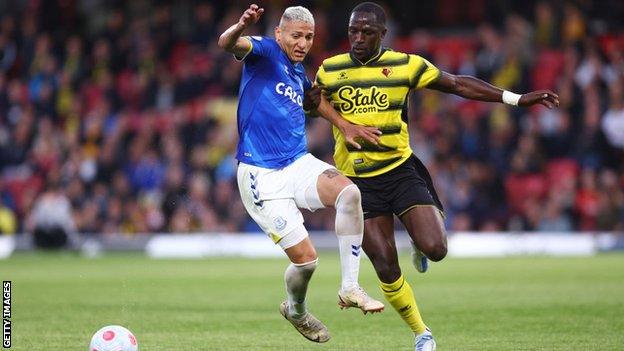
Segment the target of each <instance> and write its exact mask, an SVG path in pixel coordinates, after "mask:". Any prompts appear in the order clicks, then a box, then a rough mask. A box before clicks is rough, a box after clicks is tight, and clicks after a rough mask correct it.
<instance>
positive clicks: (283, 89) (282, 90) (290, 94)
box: [275, 82, 303, 106]
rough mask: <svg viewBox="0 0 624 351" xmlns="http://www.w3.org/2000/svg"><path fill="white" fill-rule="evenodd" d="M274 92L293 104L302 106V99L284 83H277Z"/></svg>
mask: <svg viewBox="0 0 624 351" xmlns="http://www.w3.org/2000/svg"><path fill="white" fill-rule="evenodd" d="M275 92H276V93H278V94H280V95H284V96H286V97H287V98H289V99H290V101H292V102H294V103H295V104H297V105H299V106H303V98H302V97H301V95H299V94H298V93H297V91H296V90H295V89H294V88H293V87H291V86H290V85H287V84H286V83H284V82H279V83H277V84H276V85H275Z"/></svg>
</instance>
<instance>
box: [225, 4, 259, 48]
mask: <svg viewBox="0 0 624 351" xmlns="http://www.w3.org/2000/svg"><path fill="white" fill-rule="evenodd" d="M262 13H264V9H263V8H259V7H258V5H256V4H252V5H250V6H249V8H248V9H247V10H245V12H243V15H242V16H241V18H240V19H239V20H238V23H236V24H234V25H232V26H231V27H230V28H228V29H226V30H225V32H223V34H221V36H220V37H219V42H218V45H219V47H220V48H221V49H223V50H225V51H228V52H231V53H232V54H234V56H236V57H239V58H240V57H244V56H245V55H247V53H249V51H250V50H251V42H250V41H249V40H247V39H245V38H241V35H242V34H243V31H245V29H247V27H249V26H250V25H252V24H255V23H256V22H258V20H259V19H260V16H262Z"/></svg>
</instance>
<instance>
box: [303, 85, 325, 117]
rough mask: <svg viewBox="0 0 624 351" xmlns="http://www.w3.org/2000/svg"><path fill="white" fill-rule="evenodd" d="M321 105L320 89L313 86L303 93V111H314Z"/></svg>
mask: <svg viewBox="0 0 624 351" xmlns="http://www.w3.org/2000/svg"><path fill="white" fill-rule="evenodd" d="M320 104H321V88H319V87H318V86H316V85H313V86H312V88H310V89H308V90H306V91H305V92H304V93H303V110H304V111H313V110H316V109H317V108H318V107H319V105H320Z"/></svg>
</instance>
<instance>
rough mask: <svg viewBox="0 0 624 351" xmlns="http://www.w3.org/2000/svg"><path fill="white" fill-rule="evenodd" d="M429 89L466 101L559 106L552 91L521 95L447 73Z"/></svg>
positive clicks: (430, 85)
mask: <svg viewBox="0 0 624 351" xmlns="http://www.w3.org/2000/svg"><path fill="white" fill-rule="evenodd" d="M427 88H429V89H433V90H438V91H442V92H445V93H451V94H455V95H459V96H461V97H464V98H466V99H471V100H479V101H487V102H503V103H506V104H509V105H514V106H531V105H535V104H542V105H544V106H546V107H548V108H553V107H556V106H559V95H557V94H555V93H553V92H552V91H550V90H537V91H532V92H530V93H526V94H522V95H520V94H515V93H512V92H510V91H506V90H503V89H501V88H498V87H495V86H493V85H492V84H489V83H487V82H484V81H482V80H481V79H478V78H475V77H472V76H456V75H453V74H450V73H446V72H440V77H439V78H438V79H437V80H435V81H433V82H431V83H430V84H429V85H427Z"/></svg>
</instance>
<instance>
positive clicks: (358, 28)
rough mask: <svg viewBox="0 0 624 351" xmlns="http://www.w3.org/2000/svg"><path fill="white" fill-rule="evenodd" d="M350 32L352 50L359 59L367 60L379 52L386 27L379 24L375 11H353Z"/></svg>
mask: <svg viewBox="0 0 624 351" xmlns="http://www.w3.org/2000/svg"><path fill="white" fill-rule="evenodd" d="M348 32H349V43H351V52H352V53H353V55H354V56H355V57H356V58H357V59H358V60H360V61H362V62H366V61H368V60H369V59H370V58H372V57H373V56H375V55H377V53H379V48H380V47H381V40H382V39H383V37H384V36H385V35H386V28H385V27H383V26H380V25H379V24H377V21H376V19H375V14H373V13H370V12H353V13H352V14H351V19H349V29H348Z"/></svg>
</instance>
